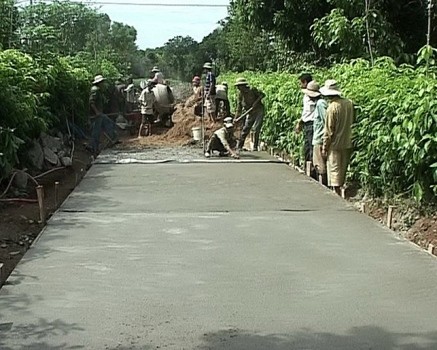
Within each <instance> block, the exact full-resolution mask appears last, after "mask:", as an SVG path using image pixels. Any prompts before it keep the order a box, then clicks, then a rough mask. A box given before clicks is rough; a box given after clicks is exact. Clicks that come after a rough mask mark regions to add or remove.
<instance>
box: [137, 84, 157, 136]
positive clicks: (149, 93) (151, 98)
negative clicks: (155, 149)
mask: <svg viewBox="0 0 437 350" xmlns="http://www.w3.org/2000/svg"><path fill="white" fill-rule="evenodd" d="M154 87H155V83H154V81H153V80H152V79H149V80H148V81H147V86H145V87H144V89H143V91H141V95H140V97H139V99H138V101H139V102H140V107H141V125H140V129H139V131H138V138H141V137H142V133H143V129H144V128H146V130H147V133H146V136H149V135H152V123H153V122H154V121H155V107H156V97H155V94H154V93H153V88H154Z"/></svg>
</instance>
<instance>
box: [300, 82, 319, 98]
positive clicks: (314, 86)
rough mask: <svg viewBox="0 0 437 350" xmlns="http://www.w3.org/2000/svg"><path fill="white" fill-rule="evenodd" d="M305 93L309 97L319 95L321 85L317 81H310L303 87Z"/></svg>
mask: <svg viewBox="0 0 437 350" xmlns="http://www.w3.org/2000/svg"><path fill="white" fill-rule="evenodd" d="M302 91H303V93H304V94H305V95H307V96H309V97H319V96H320V95H321V93H320V85H319V83H318V82H317V81H314V80H313V81H310V82H309V83H308V85H307V87H306V88H305V89H302Z"/></svg>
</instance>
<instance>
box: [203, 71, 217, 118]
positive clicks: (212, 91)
mask: <svg viewBox="0 0 437 350" xmlns="http://www.w3.org/2000/svg"><path fill="white" fill-rule="evenodd" d="M203 69H204V70H205V73H206V80H205V88H204V95H203V96H204V98H205V107H206V112H207V114H208V117H209V119H210V121H212V122H215V121H216V105H215V95H216V79H215V74H214V73H213V72H212V64H211V63H210V62H206V63H205V64H204V65H203Z"/></svg>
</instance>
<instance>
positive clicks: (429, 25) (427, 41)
mask: <svg viewBox="0 0 437 350" xmlns="http://www.w3.org/2000/svg"><path fill="white" fill-rule="evenodd" d="M432 8H433V3H432V0H428V32H427V34H426V45H427V46H430V44H431V20H432Z"/></svg>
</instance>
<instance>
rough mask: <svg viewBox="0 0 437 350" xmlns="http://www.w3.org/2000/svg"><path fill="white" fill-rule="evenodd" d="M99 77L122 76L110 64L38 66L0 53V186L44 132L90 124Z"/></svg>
mask: <svg viewBox="0 0 437 350" xmlns="http://www.w3.org/2000/svg"><path fill="white" fill-rule="evenodd" d="M79 63H80V64H79ZM87 67H88V69H87ZM96 74H104V75H106V76H107V77H109V78H111V77H117V76H118V75H119V73H118V71H117V69H116V68H115V67H114V65H113V64H112V63H111V62H109V61H106V60H101V61H99V62H85V61H79V60H78V59H76V60H74V59H72V58H63V57H52V58H45V59H42V60H35V59H33V58H32V57H30V56H29V55H27V54H25V53H23V52H21V51H18V50H6V51H0V86H2V88H1V89H0V182H1V180H3V179H4V178H6V177H7V176H8V175H9V173H10V171H11V169H13V168H14V167H15V166H17V164H19V163H20V161H23V160H25V158H26V157H25V153H26V150H27V149H28V146H29V145H30V144H31V142H30V141H31V140H32V139H34V138H36V137H38V136H39V134H40V133H41V132H42V131H46V130H47V129H50V128H65V126H66V120H67V119H69V120H71V121H74V122H75V123H76V124H78V125H84V124H85V122H86V120H87V118H88V112H89V111H88V97H89V95H88V94H89V89H90V83H91V81H92V78H93V76H94V75H96ZM21 165H22V166H25V164H21Z"/></svg>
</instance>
